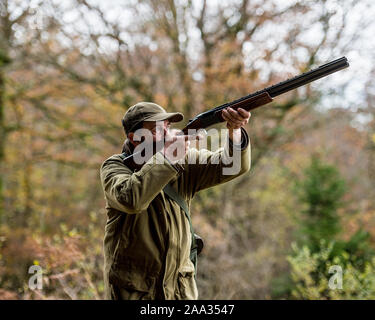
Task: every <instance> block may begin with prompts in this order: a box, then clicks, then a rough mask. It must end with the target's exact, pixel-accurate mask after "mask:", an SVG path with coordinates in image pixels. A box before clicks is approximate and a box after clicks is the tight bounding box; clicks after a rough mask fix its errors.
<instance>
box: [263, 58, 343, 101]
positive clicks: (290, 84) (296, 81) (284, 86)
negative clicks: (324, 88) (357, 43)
mask: <svg viewBox="0 0 375 320" xmlns="http://www.w3.org/2000/svg"><path fill="white" fill-rule="evenodd" d="M347 67H349V63H348V60H347V59H346V58H345V57H342V58H339V59H336V60H334V61H331V62H328V63H326V64H324V65H321V66H319V67H318V68H316V69H313V70H310V71H307V72H305V73H302V74H301V75H298V76H296V77H294V78H291V79H288V80H285V81H283V82H280V83H278V84H276V85H274V86H271V87H268V88H266V89H264V91H267V92H268V93H269V95H270V96H271V97H272V98H274V97H276V96H278V95H280V94H283V93H285V92H288V91H290V90H293V89H296V88H298V87H301V86H303V85H305V84H308V83H310V82H312V81H315V80H318V79H320V78H323V77H325V76H328V75H329V74H331V73H334V72H336V71H339V70H341V69H344V68H347Z"/></svg>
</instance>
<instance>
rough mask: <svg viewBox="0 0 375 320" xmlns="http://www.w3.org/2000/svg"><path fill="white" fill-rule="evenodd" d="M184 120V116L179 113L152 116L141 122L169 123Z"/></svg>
mask: <svg viewBox="0 0 375 320" xmlns="http://www.w3.org/2000/svg"><path fill="white" fill-rule="evenodd" d="M183 119H184V115H183V114H182V113H180V112H165V113H164V112H163V113H159V114H156V115H153V116H151V117H149V118H147V119H144V120H143V121H164V120H169V121H170V122H180V121H182V120H183Z"/></svg>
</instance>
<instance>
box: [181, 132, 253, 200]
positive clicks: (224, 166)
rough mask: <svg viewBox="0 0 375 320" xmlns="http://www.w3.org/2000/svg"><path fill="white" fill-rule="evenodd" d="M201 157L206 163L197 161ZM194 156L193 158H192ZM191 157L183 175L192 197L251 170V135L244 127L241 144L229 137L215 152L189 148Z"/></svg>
mask: <svg viewBox="0 0 375 320" xmlns="http://www.w3.org/2000/svg"><path fill="white" fill-rule="evenodd" d="M236 156H237V157H236ZM199 157H200V158H201V159H204V160H205V161H204V164H199V163H197V161H199ZM192 158H193V160H191V159H192ZM189 159H190V164H188V165H186V167H185V172H184V174H183V176H184V179H185V183H184V184H185V186H184V187H185V191H186V192H187V193H188V194H190V196H191V197H192V196H194V194H195V193H196V192H198V191H200V190H203V189H206V188H209V187H213V186H216V185H219V184H222V183H225V182H228V181H230V180H232V179H234V178H236V177H239V176H240V175H242V174H244V173H246V172H248V171H249V170H250V166H251V147H250V139H249V136H248V135H247V133H246V131H245V130H244V129H242V143H241V146H239V145H233V144H232V142H231V141H230V140H229V138H228V139H227V141H226V143H225V145H224V148H220V149H218V150H217V151H215V152H212V151H209V150H206V149H203V150H197V149H193V148H192V149H190V150H189V154H188V159H187V161H189ZM197 159H198V160H197ZM194 161H196V162H194ZM188 163H189V162H188Z"/></svg>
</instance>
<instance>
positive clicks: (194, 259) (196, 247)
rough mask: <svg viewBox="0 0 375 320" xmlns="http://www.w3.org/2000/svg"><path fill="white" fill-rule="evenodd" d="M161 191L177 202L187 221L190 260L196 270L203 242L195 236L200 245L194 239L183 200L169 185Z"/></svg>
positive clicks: (191, 225)
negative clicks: (189, 238)
mask: <svg viewBox="0 0 375 320" xmlns="http://www.w3.org/2000/svg"><path fill="white" fill-rule="evenodd" d="M163 191H164V193H165V194H166V195H167V196H168V197H169V198H171V199H172V200H174V201H176V202H177V204H178V205H179V206H180V207H181V209H182V210H183V211H184V212H185V215H186V218H187V219H188V221H189V225H190V232H191V247H190V260H191V261H192V262H193V264H194V267H195V269H197V256H198V251H199V253H200V251H201V250H202V248H203V241H202V239H201V238H200V237H199V236H197V238H198V239H200V240H199V241H200V242H202V244H197V239H196V235H195V233H194V229H193V224H192V223H191V218H190V213H189V208H188V205H187V203H186V201H185V199H183V198H182V197H181V196H180V195H179V194H178V192H177V191H176V190H175V188H173V187H172V186H171V185H170V184H167V185H166V186H165V187H164V189H163Z"/></svg>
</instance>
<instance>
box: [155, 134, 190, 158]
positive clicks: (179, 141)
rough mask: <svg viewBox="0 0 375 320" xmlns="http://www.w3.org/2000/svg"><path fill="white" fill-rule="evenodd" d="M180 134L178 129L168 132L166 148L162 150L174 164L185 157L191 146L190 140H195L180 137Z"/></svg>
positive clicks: (186, 136)
mask: <svg viewBox="0 0 375 320" xmlns="http://www.w3.org/2000/svg"><path fill="white" fill-rule="evenodd" d="M180 132H181V131H180V130H177V129H170V130H168V132H167V134H166V136H165V141H164V148H163V149H162V150H161V152H162V153H163V154H164V156H165V157H166V158H167V159H168V160H169V161H170V162H171V163H172V164H175V163H177V162H178V161H179V160H181V159H183V158H184V157H185V155H186V154H187V152H188V149H189V146H190V140H191V139H193V137H192V136H189V135H178V133H180Z"/></svg>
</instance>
